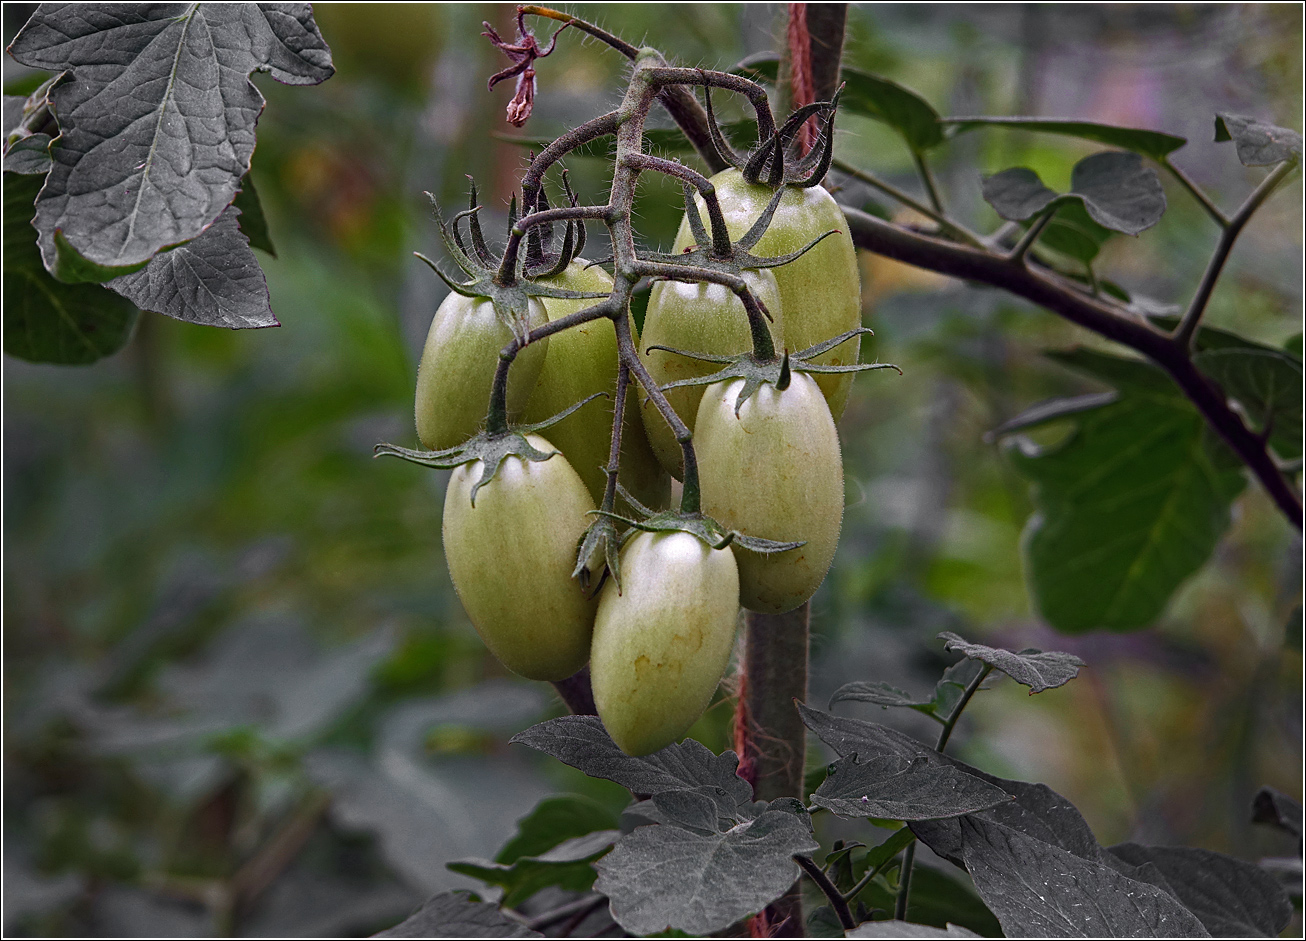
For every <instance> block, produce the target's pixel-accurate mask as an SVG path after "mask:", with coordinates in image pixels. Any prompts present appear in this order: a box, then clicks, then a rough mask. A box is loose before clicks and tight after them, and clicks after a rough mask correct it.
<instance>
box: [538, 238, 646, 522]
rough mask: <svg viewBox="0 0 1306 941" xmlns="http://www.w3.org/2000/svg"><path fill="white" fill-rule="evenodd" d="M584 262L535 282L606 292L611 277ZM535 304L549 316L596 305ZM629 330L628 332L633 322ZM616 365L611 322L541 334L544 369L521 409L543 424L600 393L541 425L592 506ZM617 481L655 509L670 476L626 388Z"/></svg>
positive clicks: (607, 439) (599, 495)
mask: <svg viewBox="0 0 1306 941" xmlns="http://www.w3.org/2000/svg"><path fill="white" fill-rule="evenodd" d="M586 264H587V262H586V261H585V260H584V259H581V258H578V259H576V260H575V261H573V262H572V263H571V264H570V265H568V266H567V269H566V270H565V271H564V272H563V273H562V274H560V275H557V276H556V277H554V278H548V279H542V282H541V283H544V284H552V285H554V286H556V287H560V288H564V289H566V290H568V291H584V292H587V293H588V292H597V291H611V290H612V277H611V276H610V275H609V274H608V273H607V272H606V271H604V270H603V269H602V268H599V267H593V268H586V267H585V266H586ZM541 301H542V302H543V303H544V307H545V310H546V311H548V316H549V319H550V320H557V319H558V318H559V317H565V316H566V315H567V314H572V313H575V312H576V311H578V310H584V309H585V308H586V307H592V306H593V305H594V304H595V303H597V301H593V300H567V299H565V298H557V297H545V298H541ZM631 329H632V333H633V331H634V324H631ZM636 343H637V344H638V338H636ZM618 365H619V364H618V360H617V331H616V330H615V329H614V328H613V326H612V321H611V320H608V319H607V318H604V319H602V320H594V321H591V322H590V323H587V324H581V325H580V326H578V327H571V328H569V329H567V330H563V331H561V332H560V333H555V334H554V335H553V336H551V337H550V338H549V352H548V355H547V356H546V357H545V358H544V368H543V369H542V370H541V371H540V377H539V380H538V382H537V383H536V386H535V391H534V392H532V393H531V397H530V400H529V401H528V402H527V404H526V408H525V410H524V411H523V413H522V420H523V421H527V422H537V421H544V420H545V419H546V418H549V417H551V416H553V415H556V414H558V413H559V412H561V411H562V410H563V409H565V408H568V407H569V406H572V405H575V404H576V403H577V402H579V401H581V400H582V399H584V398H586V397H587V396H591V395H593V394H594V393H596V392H604V393H607V398H602V399H595V400H594V401H593V402H591V403H590V404H589V405H586V406H585V407H584V408H582V409H579V410H578V411H576V412H574V413H572V414H571V415H568V416H567V417H566V418H564V419H563V420H562V421H560V422H558V424H556V425H550V426H549V427H548V428H547V429H546V431H547V433H548V435H549V440H551V441H552V442H553V443H554V446H555V447H557V449H558V450H559V451H561V452H562V453H563V454H565V455H566V456H567V460H568V462H569V463H570V464H571V466H572V467H574V468H575V469H576V473H578V474H580V477H581V480H583V481H585V486H587V487H588V488H589V491H590V496H592V497H593V498H594V502H595V503H602V502H603V490H604V488H605V487H606V486H607V474H605V473H604V471H603V468H604V467H606V466H607V464H608V447H609V446H610V444H611V441H612V406H613V399H612V396H613V394H614V391H615V390H616V388H617V369H618ZM620 480H621V483H622V484H623V485H624V486H625V487H626V489H628V490H629V491H630V492H631V494H632V495H633V496H634V497H635V499H637V500H639V501H640V502H641V503H643V504H644V505H645V506H649V507H653V508H655V509H660V508H662V507H663V506H665V505H666V503H667V500H668V498H669V497H670V494H671V478H670V477H668V476H667V473H666V471H664V470H663V469H662V467H661V465H660V464H658V461H657V458H656V457H654V456H653V451H652V449H651V448H650V447H649V444H648V440H647V438H646V437H645V435H644V429H643V427H642V426H641V423H640V418H639V405H638V403H637V400H636V396H635V390H634V388H633V387H632V388H628V391H627V394H626V415H625V427H624V429H623V430H622V436H621V474H620Z"/></svg>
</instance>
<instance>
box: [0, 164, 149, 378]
mask: <svg viewBox="0 0 1306 941" xmlns="http://www.w3.org/2000/svg"><path fill="white" fill-rule="evenodd" d="M40 188H41V178H40V177H37V176H20V175H18V174H14V173H6V174H4V349H5V352H6V353H8V354H9V355H10V356H16V357H18V358H19V359H25V360H28V361H30V362H34V363H65V364H70V365H71V364H85V363H93V362H95V361H96V360H97V359H100V358H102V357H105V356H108V355H110V354H111V353H115V352H117V351H118V350H120V349H122V347H123V345H124V344H126V342H127V340H128V338H129V337H130V336H131V332H132V328H133V327H134V326H135V324H136V317H137V314H138V311H137V310H136V307H135V306H134V305H133V304H132V303H131V302H130V301H128V300H125V299H124V298H121V297H119V296H118V295H117V294H114V293H113V292H112V291H109V290H106V289H105V288H102V287H100V286H99V285H98V284H64V283H63V282H60V281H56V280H55V279H54V278H52V277H51V276H50V275H49V273H48V272H46V270H45V267H44V266H43V265H42V264H41V253H40V251H38V250H37V247H36V230H35V229H33V228H32V226H31V225H30V224H29V220H30V219H31V217H32V211H33V210H32V201H33V200H34V199H35V198H36V194H37V192H38V191H39V190H40Z"/></svg>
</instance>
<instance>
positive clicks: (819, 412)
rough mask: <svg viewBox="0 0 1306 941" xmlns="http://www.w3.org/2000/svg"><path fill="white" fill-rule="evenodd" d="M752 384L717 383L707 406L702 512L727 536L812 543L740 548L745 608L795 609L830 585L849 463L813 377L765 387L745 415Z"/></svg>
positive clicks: (703, 412) (698, 448)
mask: <svg viewBox="0 0 1306 941" xmlns="http://www.w3.org/2000/svg"><path fill="white" fill-rule="evenodd" d="M743 387H744V381H743V380H742V379H735V380H731V381H729V382H718V383H716V384H715V385H712V386H710V387H709V388H708V390H707V391H706V392H705V393H704V394H703V402H702V404H701V405H699V407H698V424H697V426H696V431H695V433H694V449H695V452H696V453H697V455H698V474H699V485H700V487H701V488H702V500H703V512H704V513H705V514H707V515H708V516H711V517H712V518H713V519H715V520H716V521H717V522H719V523H720V524H721V525H722V526H724V527H725V528H727V529H734V530H738V531H739V532H742V533H745V534H747V535H749V536H758V537H760V538H762V539H772V540H775V541H776V542H799V541H805V542H806V545H803V546H799V547H798V548H797V549H788V550H786V551H784V552H776V553H772V554H769V555H762V554H760V553H757V552H750V551H749V550H747V549H744V548H742V547H736V550H735V560H736V561H737V562H738V563H739V601H740V604H742V605H743V606H744V607H746V608H751V609H752V610H754V611H763V612H766V613H769V614H781V613H783V612H785V611H790V610H792V609H794V608H796V607H798V606H799V605H800V604H802V603H803V602H804V601H806V600H807V599H808V598H810V597H812V594H813V593H814V592H815V591H816V589H817V588H818V587H820V585H821V582H822V581H824V580H825V573H826V572H828V571H829V569H830V563H831V561H833V559H834V550H835V547H836V546H838V544H839V526H840V523H841V522H842V520H843V465H842V462H841V460H840V455H839V435H838V433H837V432H836V431H835V428H834V419H833V418H832V417H831V415H830V409H829V408H828V407H827V406H826V404H825V399H824V398H823V397H822V395H821V390H820V389H819V388H818V387H817V385H816V382H815V381H814V380H813V378H812V377H811V376H809V375H806V374H805V373H794V374H793V377H792V379H791V381H790V383H789V387H788V388H786V389H785V390H784V391H783V392H781V391H780V390H778V389H776V388H775V386H772V385H768V384H763V385H762V386H761V387H760V388H759V389H758V390H757V391H756V392H755V393H754V394H753V395H752V396H751V397H750V398H749V399H748V400H747V401H746V402H744V404H743V405H742V406H741V407H740V409H739V416H738V417H737V418H736V417H735V402H736V401H737V399H738V398H739V393H740V392H741V391H742V390H743Z"/></svg>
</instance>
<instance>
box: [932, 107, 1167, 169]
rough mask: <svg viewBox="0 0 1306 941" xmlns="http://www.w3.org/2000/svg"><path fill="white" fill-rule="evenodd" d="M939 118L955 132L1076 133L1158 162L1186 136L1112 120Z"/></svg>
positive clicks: (1078, 135)
mask: <svg viewBox="0 0 1306 941" xmlns="http://www.w3.org/2000/svg"><path fill="white" fill-rule="evenodd" d="M940 120H941V121H942V123H943V124H946V125H952V126H953V127H954V128H955V130H954V132H953V133H955V134H962V133H964V132H966V131H973V130H975V129H976V128H979V127H992V126H994V125H998V126H1005V127H1011V128H1015V129H1017V130H1022V131H1040V132H1043V133H1046V134H1061V135H1064V136H1067V137H1078V138H1080V139H1081V140H1091V141H1096V142H1097V143H1099V144H1106V145H1107V146H1108V147H1119V148H1121V149H1122V150H1132V151H1133V152H1134V153H1137V154H1142V155H1143V156H1144V157H1151V158H1152V159H1153V160H1156V161H1158V162H1159V161H1161V160H1164V159H1165V157H1166V155H1167V154H1170V153H1173V152H1174V151H1176V150H1178V149H1179V148H1180V147H1182V146H1183V145H1184V144H1186V143H1188V141H1187V139H1185V138H1183V137H1176V136H1175V135H1173V134H1164V133H1162V132H1160V131H1145V130H1142V129H1140V128H1134V127H1117V126H1116V125H1113V124H1097V123H1095V122H1093V121H1066V120H1060V119H1048V118H980V117H975V118H969V117H966V118H942V119H940Z"/></svg>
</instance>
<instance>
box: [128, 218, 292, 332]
mask: <svg viewBox="0 0 1306 941" xmlns="http://www.w3.org/2000/svg"><path fill="white" fill-rule="evenodd" d="M108 286H109V287H110V288H112V289H113V290H114V291H116V292H118V293H119V294H121V295H122V296H123V297H125V298H127V299H128V300H130V301H132V302H133V303H134V304H135V305H136V306H137V307H139V308H141V309H142V310H152V311H156V312H158V313H160V314H166V315H167V316H169V317H173V318H175V319H177V320H184V321H186V322H187V323H197V324H204V325H207V326H213V327H228V328H231V329H246V328H257V327H275V326H277V325H278V324H277V318H276V317H275V316H273V314H272V307H271V299H270V298H269V296H268V285H267V279H266V278H264V276H263V269H262V268H260V267H259V263H258V259H257V258H255V257H254V252H253V251H252V250H251V249H250V247H249V239H247V238H246V237H245V233H243V232H242V231H241V230H240V210H239V209H238V208H236V207H235V206H228V207H227V209H226V211H224V212H223V213H222V215H220V216H219V217H218V221H217V222H215V223H213V225H211V226H209V227H208V229H206V230H205V231H204V233H203V234H202V235H200V237H199V238H197V239H194V240H193V241H190V242H187V243H186V244H185V245H180V246H178V247H177V248H174V249H172V250H171V251H166V252H160V253H159V254H157V255H155V256H154V257H153V258H151V259H150V261H149V264H147V265H146V266H145V267H144V268H142V269H141V270H140V271H138V272H135V273H134V274H127V275H123V276H122V277H119V278H115V279H114V280H112V281H110V282H109V284H108Z"/></svg>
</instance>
